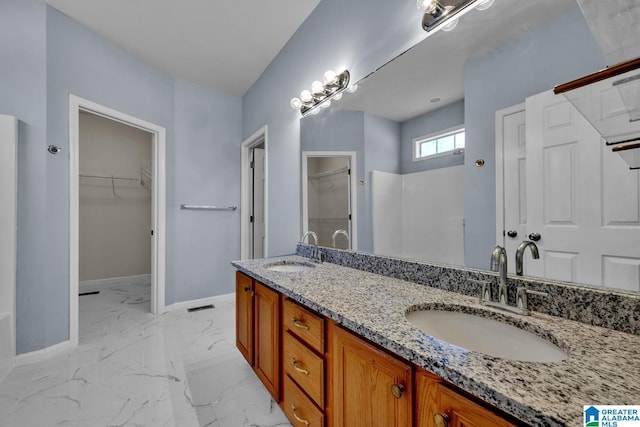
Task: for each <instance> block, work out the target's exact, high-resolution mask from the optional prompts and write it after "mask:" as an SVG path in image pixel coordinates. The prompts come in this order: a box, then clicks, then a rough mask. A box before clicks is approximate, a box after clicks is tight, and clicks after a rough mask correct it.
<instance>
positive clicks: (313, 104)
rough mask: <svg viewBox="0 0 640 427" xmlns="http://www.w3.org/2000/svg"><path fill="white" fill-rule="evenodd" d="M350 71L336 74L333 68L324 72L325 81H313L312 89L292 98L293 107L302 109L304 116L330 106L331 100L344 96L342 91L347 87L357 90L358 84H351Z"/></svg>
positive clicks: (349, 89)
mask: <svg viewBox="0 0 640 427" xmlns="http://www.w3.org/2000/svg"><path fill="white" fill-rule="evenodd" d="M349 79H350V75H349V71H347V70H344V71H343V72H341V73H339V74H336V72H335V71H333V70H328V71H326V72H325V73H324V77H323V81H320V80H316V81H314V82H313V83H311V90H310V91H309V90H303V91H302V92H300V98H293V99H292V100H291V108H293V109H294V110H300V113H301V114H302V115H303V116H304V115H306V114H307V113H311V114H314V113H317V112H318V111H320V108H328V107H329V106H330V105H331V100H333V99H335V100H338V99H340V98H342V92H343V91H344V90H345V89H346V90H347V91H349V92H353V91H355V88H356V86H355V85H354V86H349Z"/></svg>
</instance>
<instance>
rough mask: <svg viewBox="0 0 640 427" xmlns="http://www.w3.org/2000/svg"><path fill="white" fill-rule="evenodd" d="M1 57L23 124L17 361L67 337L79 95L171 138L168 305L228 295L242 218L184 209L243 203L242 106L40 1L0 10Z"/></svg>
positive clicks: (9, 3) (13, 109) (10, 106)
mask: <svg viewBox="0 0 640 427" xmlns="http://www.w3.org/2000/svg"><path fill="white" fill-rule="evenodd" d="M0 56H1V57H2V58H3V60H2V66H1V67H0V94H1V96H0V113H3V114H11V115H15V116H17V117H18V118H19V119H20V136H19V137H20V141H19V144H20V146H19V159H18V169H19V176H18V218H19V220H18V221H19V222H18V227H19V229H18V283H17V322H16V323H17V325H16V326H17V350H18V353H25V352H29V351H33V350H38V349H41V348H45V347H48V346H51V345H53V344H56V343H59V342H62V341H65V340H67V339H68V332H69V315H68V313H69V155H68V153H69V151H68V145H69V144H68V138H69V137H68V109H69V107H68V97H69V94H74V95H78V96H80V97H83V98H86V99H89V100H91V101H94V102H97V103H99V104H102V105H105V106H108V107H110V108H113V109H116V110H118V111H122V112H124V113H126V114H129V115H132V116H136V117H139V118H141V119H144V120H147V121H149V122H152V123H154V124H157V125H159V126H163V127H165V128H166V129H167V236H166V238H167V239H166V241H167V265H166V269H167V275H166V303H167V304H171V303H174V302H179V301H185V300H192V299H199V298H205V297H210V296H213V295H218V294H223V293H228V292H230V291H231V290H232V289H233V271H232V269H231V267H230V265H229V261H231V260H233V259H237V258H238V257H239V256H240V250H239V215H238V213H237V212H233V213H228V212H224V213H212V212H209V213H208V214H207V215H200V213H194V212H189V211H180V210H179V209H178V206H179V204H180V203H216V204H217V203H220V204H223V203H224V204H227V203H228V204H238V203H239V198H240V196H239V193H240V191H239V164H240V157H239V155H238V151H239V150H238V144H239V143H240V142H241V136H242V135H241V122H242V111H241V99H240V98H238V97H228V96H225V95H222V94H219V93H217V92H214V91H210V90H206V89H203V88H199V87H197V86H194V85H191V84H189V83H185V82H181V81H176V80H174V79H173V78H171V77H170V76H167V75H165V74H163V73H161V72H160V71H158V70H157V69H155V68H153V67H151V66H149V65H147V64H145V63H144V62H142V61H140V60H139V59H137V58H135V57H133V56H132V55H130V54H129V53H127V52H125V51H124V50H122V49H120V48H118V47H116V46H114V45H113V44H112V43H110V42H108V41H106V40H105V39H103V38H102V37H100V36H98V35H97V34H95V33H93V32H92V31H90V30H88V29H87V28H85V27H84V26H82V25H80V24H78V23H76V22H75V21H73V20H71V19H69V18H68V17H66V16H65V15H63V14H61V13H59V12H58V11H56V10H55V9H53V8H50V7H48V6H46V5H45V3H44V2H43V1H41V0H3V1H2V2H1V3H0ZM48 144H56V145H60V146H61V147H62V149H63V151H62V153H63V154H62V155H57V156H52V155H50V154H48V153H47V151H46V147H47V145H48Z"/></svg>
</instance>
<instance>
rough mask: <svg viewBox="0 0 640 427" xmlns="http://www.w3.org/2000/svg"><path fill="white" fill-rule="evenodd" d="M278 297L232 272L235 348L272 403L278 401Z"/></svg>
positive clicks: (252, 281)
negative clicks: (234, 282)
mask: <svg viewBox="0 0 640 427" xmlns="http://www.w3.org/2000/svg"><path fill="white" fill-rule="evenodd" d="M280 299H281V294H279V293H278V292H275V291H274V290H272V289H270V288H268V287H267V286H265V285H263V284H262V283H260V282H257V281H255V280H253V279H252V278H250V277H249V276H246V275H244V274H242V273H239V272H238V273H236V346H237V347H238V350H240V353H242V355H243V356H244V358H245V359H246V360H247V362H249V364H250V365H251V366H252V367H253V370H254V371H255V373H256V375H258V378H260V380H261V381H262V383H263V384H264V386H265V387H266V388H267V390H268V391H269V393H271V396H273V398H274V399H275V401H276V402H279V401H280V364H281V361H280V336H281V334H280Z"/></svg>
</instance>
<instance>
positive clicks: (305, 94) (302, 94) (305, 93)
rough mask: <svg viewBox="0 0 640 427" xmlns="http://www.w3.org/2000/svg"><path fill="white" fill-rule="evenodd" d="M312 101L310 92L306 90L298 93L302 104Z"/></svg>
mask: <svg viewBox="0 0 640 427" xmlns="http://www.w3.org/2000/svg"><path fill="white" fill-rule="evenodd" d="M312 99H313V96H311V92H309V91H308V90H306V89H305V90H303V91H302V92H300V100H301V101H302V102H304V103H307V102H311V100H312Z"/></svg>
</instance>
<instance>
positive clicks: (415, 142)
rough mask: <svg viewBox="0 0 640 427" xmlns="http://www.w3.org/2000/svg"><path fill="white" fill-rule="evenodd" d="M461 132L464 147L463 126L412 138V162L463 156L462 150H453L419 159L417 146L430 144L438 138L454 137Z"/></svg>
mask: <svg viewBox="0 0 640 427" xmlns="http://www.w3.org/2000/svg"><path fill="white" fill-rule="evenodd" d="M461 132H465V146H466V130H465V126H464V125H458V126H454V127H451V128H448V129H444V130H441V131H438V132H434V133H430V134H428V135H423V136H418V137H416V138H413V140H412V144H413V161H414V162H421V161H423V160H429V159H435V158H437V157H444V156H450V155H452V154H464V148H454V149H453V150H449V151H443V152H441V153H436V154H430V155H428V156H424V157H419V156H418V154H419V148H418V147H419V145H421V144H423V143H425V142H430V141H435V140H437V139H440V138H444V137H446V136H449V135H454V134H457V133H461Z"/></svg>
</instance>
